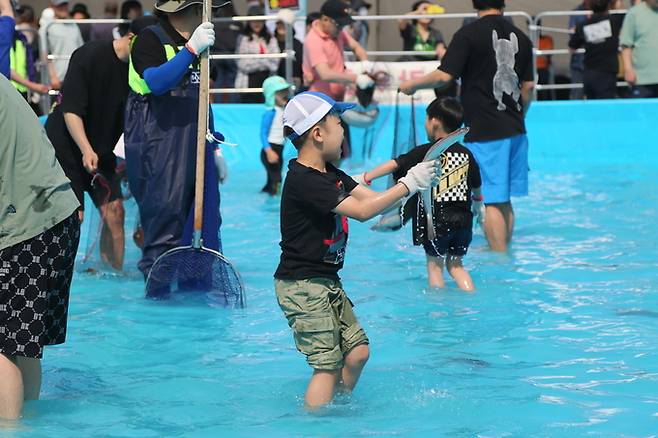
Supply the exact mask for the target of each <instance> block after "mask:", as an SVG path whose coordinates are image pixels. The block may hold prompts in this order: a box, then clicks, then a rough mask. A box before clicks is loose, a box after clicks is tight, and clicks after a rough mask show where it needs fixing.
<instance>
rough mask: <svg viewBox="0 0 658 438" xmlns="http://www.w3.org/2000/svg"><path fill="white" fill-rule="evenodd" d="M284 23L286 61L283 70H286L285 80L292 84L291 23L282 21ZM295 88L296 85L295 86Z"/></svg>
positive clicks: (292, 36) (292, 51)
mask: <svg viewBox="0 0 658 438" xmlns="http://www.w3.org/2000/svg"><path fill="white" fill-rule="evenodd" d="M284 25H285V27H286V44H285V51H286V55H287V56H286V62H285V71H286V82H288V83H289V84H292V83H293V82H292V67H293V65H292V63H293V58H292V56H293V55H292V54H293V53H294V50H293V47H294V46H293V43H294V41H293V38H294V35H293V27H292V25H291V24H289V23H288V22H284ZM295 56H299V54H297V53H295ZM295 88H296V87H295Z"/></svg>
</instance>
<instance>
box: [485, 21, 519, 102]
mask: <svg viewBox="0 0 658 438" xmlns="http://www.w3.org/2000/svg"><path fill="white" fill-rule="evenodd" d="M492 40H493V49H494V52H496V64H497V69H496V74H495V75H494V78H493V94H494V98H495V99H496V100H497V101H498V107H497V108H498V111H505V110H506V109H507V105H505V104H504V103H503V95H504V94H510V95H511V96H512V98H513V99H514V102H516V109H517V111H521V105H520V104H519V97H521V88H520V87H519V77H518V75H517V74H516V71H515V70H514V64H515V62H516V60H515V55H516V54H517V53H518V51H519V40H518V39H517V37H516V34H515V33H514V32H511V33H510V39H509V40H506V39H504V38H498V32H496V31H495V30H494V31H493V32H492Z"/></svg>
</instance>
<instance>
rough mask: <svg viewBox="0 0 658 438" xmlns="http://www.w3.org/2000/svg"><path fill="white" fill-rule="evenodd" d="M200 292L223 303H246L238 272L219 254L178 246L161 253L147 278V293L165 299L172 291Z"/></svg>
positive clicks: (224, 304)
mask: <svg viewBox="0 0 658 438" xmlns="http://www.w3.org/2000/svg"><path fill="white" fill-rule="evenodd" d="M193 292H202V293H205V294H206V296H207V297H208V298H209V299H211V300H212V301H213V302H215V303H216V304H219V305H221V306H225V307H236V308H242V307H244V306H245V304H246V303H245V296H244V287H243V285H242V279H241V278H240V274H239V273H238V271H237V270H236V269H235V267H234V266H233V264H232V263H231V262H230V261H229V260H228V259H227V258H226V257H224V256H223V255H222V254H220V253H219V252H217V251H214V250H212V249H208V248H204V247H201V248H194V247H191V246H190V247H179V248H174V249H172V250H170V251H168V252H166V253H164V254H163V255H162V256H160V257H159V258H158V259H157V260H156V262H155V263H154V264H153V267H152V268H151V271H150V273H149V276H148V279H147V280H146V296H147V297H148V298H152V299H159V300H162V299H168V298H170V297H171V296H172V295H174V294H179V293H193Z"/></svg>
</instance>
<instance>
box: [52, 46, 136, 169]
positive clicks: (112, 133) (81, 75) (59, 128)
mask: <svg viewBox="0 0 658 438" xmlns="http://www.w3.org/2000/svg"><path fill="white" fill-rule="evenodd" d="M127 96H128V63H126V62H123V61H121V60H120V59H119V58H117V55H116V53H115V51H114V47H113V45H112V41H92V42H89V43H87V44H85V45H83V46H81V47H80V48H78V49H77V50H76V51H75V52H73V54H72V55H71V60H70V62H69V68H68V70H67V72H66V77H65V78H64V83H63V85H62V92H61V94H60V99H61V103H60V104H59V105H57V106H56V107H55V109H54V110H53V112H52V114H50V116H48V121H47V122H46V133H47V134H48V138H49V139H50V141H51V142H52V144H53V146H54V147H55V151H56V154H57V158H58V160H59V161H60V163H61V164H62V167H64V169H65V170H67V169H71V168H72V167H73V168H75V167H78V168H81V167H82V154H81V153H80V149H79V148H78V146H77V144H76V143H75V141H73V138H71V135H70V134H69V131H68V129H67V128H66V123H65V122H64V113H73V114H77V115H78V116H80V117H81V118H82V121H83V123H84V126H85V133H86V134H87V138H88V139H89V142H90V143H91V147H92V148H93V149H94V152H96V154H97V155H98V159H99V169H100V170H101V171H104V172H108V173H109V172H113V171H114V167H115V164H116V163H115V159H116V157H115V156H114V153H113V150H114V147H115V145H116V143H117V141H118V140H119V137H121V134H122V133H123V117H124V111H125V106H126V98H127ZM67 174H68V172H67Z"/></svg>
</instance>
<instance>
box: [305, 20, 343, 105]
mask: <svg viewBox="0 0 658 438" xmlns="http://www.w3.org/2000/svg"><path fill="white" fill-rule="evenodd" d="M349 38H350V37H349V35H348V34H347V33H346V32H345V31H344V30H343V31H341V32H340V33H339V34H338V36H337V37H336V38H332V37H331V36H330V35H329V34H326V33H324V32H323V31H322V29H320V22H319V20H317V21H315V22H314V23H313V24H312V27H311V30H310V31H309V33H308V35H306V39H305V40H304V60H303V63H302V70H303V71H304V83H305V84H306V85H307V86H309V91H319V92H322V93H325V94H327V95H328V96H330V97H331V98H332V99H334V100H342V99H343V96H344V95H345V85H343V84H339V83H337V82H325V81H321V80H320V78H319V75H318V73H317V71H315V66H316V65H318V64H322V63H325V64H327V65H328V66H329V68H330V69H331V70H332V71H335V72H339V73H343V72H344V71H345V58H344V56H343V49H344V47H345V45H346V44H348V42H349Z"/></svg>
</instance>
